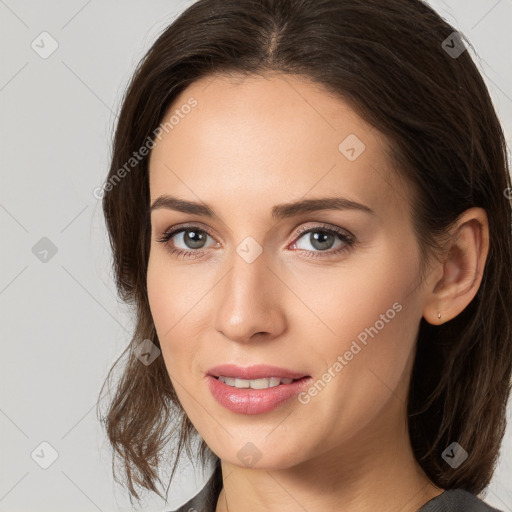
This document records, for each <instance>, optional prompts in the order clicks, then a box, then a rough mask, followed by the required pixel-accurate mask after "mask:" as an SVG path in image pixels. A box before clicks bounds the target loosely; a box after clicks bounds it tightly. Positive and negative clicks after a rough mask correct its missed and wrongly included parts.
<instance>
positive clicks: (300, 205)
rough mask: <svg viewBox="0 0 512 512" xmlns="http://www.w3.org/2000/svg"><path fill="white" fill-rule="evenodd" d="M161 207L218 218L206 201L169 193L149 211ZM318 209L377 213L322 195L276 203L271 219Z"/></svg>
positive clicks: (344, 200)
mask: <svg viewBox="0 0 512 512" xmlns="http://www.w3.org/2000/svg"><path fill="white" fill-rule="evenodd" d="M161 208H165V209H169V210H176V211H178V212H183V213H190V214H193V215H201V216H204V217H210V218H218V217H217V215H216V214H215V212H214V210H213V208H211V207H210V206H209V205H207V204H206V203H197V202H194V201H186V200H185V199H180V198H178V197H174V196H171V195H162V196H159V197H158V198H157V199H156V200H155V202H154V203H153V204H152V205H151V209H150V211H151V212H152V211H154V210H158V209H161ZM320 210H358V211H362V212H365V213H368V214H370V215H374V216H376V215H377V214H376V213H375V212H374V211H373V210H372V209H371V208H370V207H369V206H366V205H364V204H361V203H358V202H356V201H352V200H350V199H348V198H346V197H322V198H318V199H303V200H301V201H296V202H292V203H283V204H278V205H275V206H273V207H272V211H271V214H272V219H273V220H274V221H277V220H280V219H285V218H288V217H294V216H296V215H300V214H304V213H312V212H317V211H320Z"/></svg>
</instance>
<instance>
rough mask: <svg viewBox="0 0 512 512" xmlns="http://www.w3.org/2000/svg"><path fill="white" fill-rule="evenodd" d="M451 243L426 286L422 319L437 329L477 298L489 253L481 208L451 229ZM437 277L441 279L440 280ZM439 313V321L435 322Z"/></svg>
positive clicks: (484, 218)
mask: <svg viewBox="0 0 512 512" xmlns="http://www.w3.org/2000/svg"><path fill="white" fill-rule="evenodd" d="M451 234H452V236H453V240H452V242H450V245H449V246H448V248H447V250H446V252H445V256H444V258H443V259H442V261H441V262H439V263H436V266H435V268H434V269H433V270H434V271H433V272H432V273H431V274H430V275H431V276H435V278H434V280H433V281H432V282H431V283H429V284H428V286H429V288H427V291H428V293H427V295H426V301H425V304H424V309H423V317H424V318H425V320H426V321H427V322H428V323H430V324H433V325H439V324H442V323H444V322H447V321H448V320H451V319H452V318H454V317H456V316H457V315H458V314H459V313H460V312H461V311H463V310H464V308H465V307H466V306H467V305H468V304H469V303H470V302H471V300H472V299H473V297H474V296H475V295H476V293H477V291H478V288H479V287H480V283H481V282H482V275H483V271H484V267H485V262H486V259H487V254H488V252H489V224H488V220H487V214H486V212H485V210H484V209H483V208H478V207H474V208H470V209H468V210H466V211H465V212H464V213H463V214H462V215H461V216H460V217H459V219H458V221H457V223H456V225H455V226H454V227H453V228H452V229H451ZM439 275H442V277H441V278H440V279H439ZM438 313H440V314H441V318H438Z"/></svg>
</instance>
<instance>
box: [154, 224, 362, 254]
mask: <svg viewBox="0 0 512 512" xmlns="http://www.w3.org/2000/svg"><path fill="white" fill-rule="evenodd" d="M297 235H300V236H299V237H298V238H297ZM306 235H309V236H306ZM208 237H210V238H212V239H213V237H212V236H211V235H210V234H209V233H208V232H207V231H206V230H204V229H201V228H199V227H197V226H193V225H191V226H180V227H177V228H174V229H171V230H169V231H167V232H165V233H164V234H163V235H162V236H161V237H160V238H158V239H157V240H156V241H157V242H159V243H162V244H164V245H165V247H166V248H167V250H168V251H169V252H170V253H171V254H176V255H178V256H179V257H182V258H199V257H201V256H202V255H203V254H204V253H206V252H207V251H206V250H205V249H207V248H208V246H206V241H207V238H208ZM295 237H296V238H295V242H294V243H293V244H292V248H297V249H299V250H300V251H303V252H304V253H305V255H306V257H310V258H311V257H312V258H318V257H327V256H332V255H335V254H338V253H341V252H343V251H347V250H349V249H350V248H351V247H352V245H353V244H354V243H355V239H354V237H353V235H351V234H350V233H348V232H347V231H345V230H342V229H341V228H335V227H325V226H313V227H309V228H308V227H303V228H301V229H299V231H298V233H297V234H296V235H295ZM302 238H304V240H305V242H306V247H301V246H300V245H299V244H298V241H300V240H301V239H302ZM336 241H337V242H339V244H338V247H337V248H336V249H334V250H330V249H332V247H333V245H334V244H335V243H336ZM308 244H309V247H307V245H308ZM214 245H215V244H214ZM180 246H181V247H180Z"/></svg>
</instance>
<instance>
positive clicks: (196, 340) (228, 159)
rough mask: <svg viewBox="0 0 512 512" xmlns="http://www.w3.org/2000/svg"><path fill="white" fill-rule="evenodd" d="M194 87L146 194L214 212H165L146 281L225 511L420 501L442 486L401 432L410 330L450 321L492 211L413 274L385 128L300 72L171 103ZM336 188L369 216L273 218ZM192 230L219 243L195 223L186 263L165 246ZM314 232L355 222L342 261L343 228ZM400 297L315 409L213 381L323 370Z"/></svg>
mask: <svg viewBox="0 0 512 512" xmlns="http://www.w3.org/2000/svg"><path fill="white" fill-rule="evenodd" d="M191 96H193V97H194V98H196V99H197V101H198V105H197V106H196V107H195V108H194V109H193V110H192V111H191V112H190V113H189V114H188V115H187V116H184V117H183V119H180V122H179V123H178V124H177V125H175V126H174V128H173V129H172V130H170V131H169V132H168V133H164V135H163V137H162V139H161V140H160V141H158V142H157V145H156V146H155V148H154V149H153V151H152V153H151V156H150V196H151V204H152V203H153V202H154V201H155V200H156V198H158V197H159V196H161V195H163V194H172V195H175V196H178V197H180V198H182V199H186V200H190V201H199V202H201V201H203V202H204V203H207V204H208V205H210V206H211V207H212V208H213V210H214V211H215V213H216V215H217V216H218V218H208V217H203V216H199V215H195V214H194V215H192V214H187V213H182V212H177V211H174V210H170V209H165V208H161V209H155V210H153V211H152V215H151V226H152V241H151V250H150V258H149V266H148V272H147V285H148V298H149V302H150V307H151V311H152V314H153V319H154V322H155V326H156V330H157V334H158V339H159V341H160V345H161V348H162V356H163V358H164V361H165V365H166V368H167V370H168V372H169V376H170V379H171V381H172V383H173V385H174V387H175V389H176V392H177V394H178V398H179V400H180V402H181V404H182V406H183V408H184V409H185V411H186V413H187V415H188V417H189V418H190V420H191V421H192V423H193V424H194V426H195V427H196V429H197V430H198V432H199V434H200V435H201V436H202V438H203V439H204V440H205V441H206V443H207V444H208V445H209V447H210V448H211V449H212V450H213V452H215V453H216V454H217V455H218V456H219V457H220V459H221V462H222V474H223V479H224V488H223V490H222V492H221V495H220V497H219V500H218V503H217V508H216V510H217V512H223V511H227V510H229V512H242V511H245V510H247V504H248V503H250V509H251V511H253V512H259V511H271V512H272V511H277V510H279V512H288V511H296V510H300V509H301V508H303V509H305V510H308V512H317V511H322V512H325V511H326V510H343V511H344V512H361V511H374V510H380V511H383V512H386V511H389V512H391V511H394V512H396V511H398V510H399V511H401V512H408V511H410V512H413V511H415V510H417V509H418V508H419V507H421V506H422V505H423V504H424V503H426V502H427V501H428V500H430V499H432V498H433V497H435V496H437V495H439V494H440V493H441V492H442V491H443V489H440V488H438V487H436V486H434V485H433V484H432V483H431V482H430V480H429V479H428V478H427V476H426V475H425V474H424V472H423V471H422V470H421V468H420V466H419V465H418V464H417V462H416V460H415V459H414V456H413V454H412V449H411V445H410V441H409V436H408V431H407V416H406V405H407V399H406V397H407V390H408V387H409V381H410V374H411V368H412V363H413V361H414V349H415V343H416V336H417V333H418V328H419V323H420V320H421V318H422V317H424V318H425V319H426V320H427V321H428V322H430V323H432V324H439V323H442V322H445V321H446V320H449V319H450V318H453V317H454V316H456V315H457V314H458V313H460V312H461V311H462V310H463V309H464V308H465V307H466V306H467V304H468V303H469V302H470V301H471V299H472V298H473V297H474V295H475V294H476V292H477V290H478V287H479V285H480V281H481V273H482V269H483V266H484V263H485V259H486V256H487V252H488V226H487V217H486V215H485V211H484V210H482V209H480V208H472V209H471V210H467V211H466V212H465V214H464V215H463V216H462V217H461V218H460V220H459V222H458V223H457V226H456V227H455V228H454V231H455V229H459V236H458V238H457V239H456V240H454V242H453V244H452V245H451V246H449V247H448V248H447V250H446V253H445V254H444V255H443V257H442V258H440V260H439V261H437V260H436V261H435V264H432V266H431V268H430V269H429V271H428V273H427V277H426V278H425V279H424V280H423V281H421V282H419V255H420V253H419V249H418V245H417V241H416V238H415V236H414V233H413V230H412V220H411V212H410V209H409V208H410V206H409V203H408V201H407V199H408V196H407V190H406V189H405V188H404V184H403V183H402V182H400V181H399V179H398V178H397V176H396V175H395V171H394V170H393V168H392V167H391V165H390V159H389V156H388V155H389V153H388V146H387V141H386V139H385V137H384V136H383V135H382V134H381V133H380V132H378V131H376V130H375V129H374V128H373V127H372V126H370V125H369V124H367V123H366V122H365V121H363V119H361V118H360V117H359V116H358V115H357V114H356V113H355V111H354V110H352V109H351V108H350V107H349V105H348V104H346V103H345V102H343V101H341V100H340V99H338V98H335V97H333V96H332V95H329V94H328V93H327V92H326V91H324V90H323V89H321V88H320V86H318V85H314V84H312V83H310V82H308V81H307V80H305V79H304V78H301V77H295V76H290V75H265V76H251V77H247V78H237V79H236V80H235V79H234V78H233V77H230V78H228V77H226V76H222V75H221V76H217V77H216V78H215V79H214V80H213V81H212V77H209V78H205V79H202V80H199V81H197V82H195V83H193V84H192V85H190V86H189V87H188V88H187V89H186V90H184V91H183V92H182V93H181V94H180V96H179V97H178V98H177V99H176V101H175V102H174V104H173V107H172V110H174V109H176V108H179V107H180V105H183V104H185V103H186V101H187V99H188V98H190V97H191ZM349 134H356V135H357V137H358V138H359V139H360V140H361V141H363V143H364V144H365V146H366V148H365V150H364V151H363V152H362V153H361V154H360V156H359V157H358V158H356V159H355V160H354V161H350V160H348V159H347V158H346V157H345V156H344V154H342V153H341V152H340V151H339V149H338V146H339V144H340V142H342V141H343V140H344V139H345V138H346V137H347V136H348V135H349ZM325 196H345V197H348V198H350V199H352V200H354V201H357V202H360V203H363V204H365V205H367V206H369V207H370V208H371V209H372V210H374V212H375V215H369V214H367V213H364V212H360V211H356V210H332V209H331V210H325V211H317V212H313V213H303V214H299V215H296V216H294V217H292V218H287V219H282V220H278V221H274V220H273V219H272V218H271V215H270V212H271V208H272V207H273V206H274V205H277V204H281V203H287V202H291V201H295V200H300V199H312V198H319V197H325ZM182 223H193V224H194V226H197V228H196V229H205V230H207V231H208V230H209V232H210V234H211V236H207V238H206V240H205V242H204V246H203V247H202V248H201V249H196V248H194V247H197V246H192V248H191V246H190V244H189V245H188V246H187V245H185V243H186V242H185V241H184V237H183V233H180V234H177V235H175V236H174V238H173V239H171V241H169V242H168V246H170V245H172V242H173V241H174V244H175V245H176V247H178V248H181V249H188V250H192V251H194V250H195V251H198V250H199V251H200V250H203V254H202V255H200V256H197V257H195V258H194V257H189V258H184V259H183V258H181V257H177V256H176V255H172V254H170V253H169V250H168V248H166V246H165V244H163V243H159V242H158V241H157V239H158V238H160V237H161V236H162V235H163V234H164V233H165V232H166V231H168V230H169V228H171V227H174V226H179V225H180V224H182ZM319 225H320V231H321V229H322V228H325V227H339V228H341V229H344V230H348V231H349V232H350V233H351V234H352V235H353V236H354V237H355V239H356V242H355V243H354V245H353V246H350V247H349V248H348V249H347V250H346V251H343V252H341V253H338V254H332V253H333V251H335V250H336V249H338V248H340V247H342V246H343V245H345V242H343V241H341V240H339V239H338V238H337V237H336V236H335V235H334V237H333V239H332V242H331V246H329V245H327V246H326V248H325V249H323V250H322V248H318V245H313V243H312V242H311V238H310V235H311V233H306V234H300V235H297V229H298V228H299V227H302V226H304V227H310V228H314V227H316V226H319ZM191 231H194V229H191ZM321 232H322V231H321ZM205 236H206V235H205ZM249 236H250V237H252V238H254V239H255V240H256V241H257V243H258V244H259V245H260V246H261V249H262V251H263V252H262V253H261V254H260V255H259V257H257V258H256V259H255V260H254V261H253V262H252V263H248V262H247V261H246V260H245V259H243V258H242V257H240V256H239V255H238V253H237V251H236V248H237V246H238V245H239V244H240V243H241V242H242V241H243V240H245V239H246V237H249ZM301 249H302V250H301ZM308 253H309V254H313V255H318V256H319V257H318V258H308V257H307V254H308ZM329 253H331V254H329ZM394 303H399V304H400V305H401V306H402V309H401V311H400V312H397V313H396V315H395V316H394V318H393V319H391V320H389V321H388V322H386V323H385V325H384V327H383V328H381V329H380V330H379V332H378V334H377V335H376V336H375V337H374V338H371V337H369V338H368V343H367V345H366V346H364V345H362V344H361V343H359V345H361V346H362V349H361V351H360V352H358V353H357V355H355V356H354V357H353V359H352V360H351V361H349V362H348V364H346V366H344V367H343V369H342V371H339V372H337V373H336V372H335V375H336V376H335V377H334V378H332V380H331V381H330V382H329V383H328V384H327V385H326V386H325V387H324V388H323V389H322V391H321V392H320V393H318V394H317V395H316V396H314V397H312V398H311V400H310V402H309V403H307V404H302V403H300V402H299V401H298V400H296V399H292V400H290V401H288V402H287V403H285V404H283V405H282V406H280V407H278V408H277V409H274V410H273V411H270V412H267V413H264V414H259V415H243V414H237V413H234V412H231V411H229V410H227V409H225V408H224V407H222V406H221V405H220V404H218V403H217V402H216V400H215V399H214V398H213V396H212V395H211V394H210V392H209V390H208V387H207V384H206V381H205V373H206V371H207V370H208V369H209V368H211V367H212V366H214V365H217V364H221V363H234V364H238V365H240V366H249V365H252V364H257V363H267V364H273V365H277V366H281V367H285V368H290V369H294V370H297V371H301V372H303V373H304V374H308V375H311V376H312V377H313V378H314V380H317V379H319V378H321V377H322V375H323V374H324V373H325V372H326V371H327V370H328V368H329V367H331V368H332V366H333V363H334V362H335V361H336V360H337V357H338V355H343V354H344V353H345V352H346V351H347V350H348V349H349V348H350V346H351V343H352V342H353V340H356V339H357V336H358V334H360V333H361V332H362V331H364V329H365V328H369V327H370V326H375V324H376V321H377V320H379V319H380V318H381V316H380V315H381V314H384V313H386V311H387V310H389V309H390V308H392V305H393V304H394ZM438 312H441V315H442V318H441V320H440V319H438V317H437V314H438ZM248 442H251V443H252V444H253V445H254V446H255V447H256V448H257V450H258V453H259V454H261V457H260V458H259V460H258V461H257V462H256V464H255V465H253V466H251V467H248V466H247V465H245V464H244V463H243V462H242V461H241V460H240V459H239V458H238V456H237V454H238V452H239V450H240V449H241V448H242V447H244V446H245V445H246V443H248ZM253 450H254V448H253Z"/></svg>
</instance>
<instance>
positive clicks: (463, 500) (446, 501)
mask: <svg viewBox="0 0 512 512" xmlns="http://www.w3.org/2000/svg"><path fill="white" fill-rule="evenodd" d="M221 489H222V471H221V468H220V464H217V466H216V468H215V471H214V472H213V474H212V476H211V477H210V479H209V480H208V482H207V483H206V484H205V485H204V487H203V488H202V489H201V491H200V492H199V493H198V494H196V495H195V496H194V497H193V498H192V499H190V500H189V501H187V503H185V505H182V506H181V507H180V508H178V509H176V510H172V511H170V512H215V507H216V506H217V499H218V497H219V494H220V491H221ZM417 512H503V511H501V510H498V509H496V508H493V507H491V506H489V505H487V503H485V502H484V501H482V500H481V499H480V498H478V497H477V496H475V495H474V494H471V493H470V492H468V491H466V490H464V489H449V490H446V491H444V492H442V493H441V494H440V495H439V496H436V497H435V498H432V499H431V500H430V501H428V502H427V503H425V505H423V506H422V507H421V508H420V509H418V511H417Z"/></svg>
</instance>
